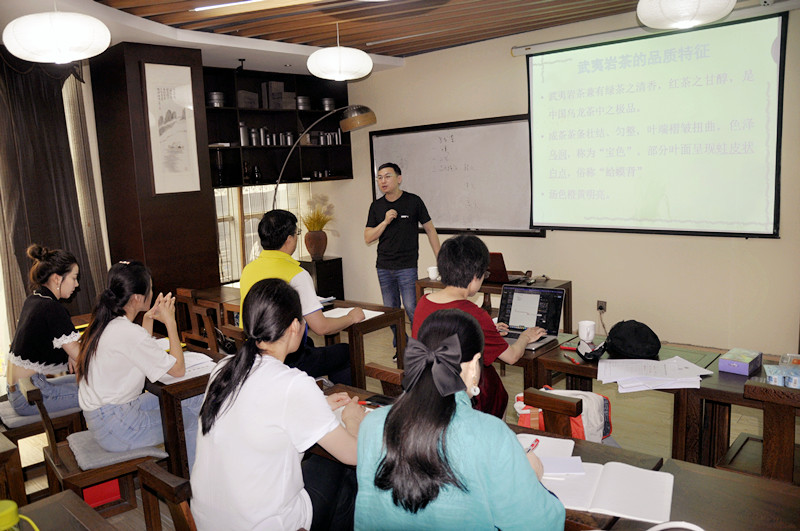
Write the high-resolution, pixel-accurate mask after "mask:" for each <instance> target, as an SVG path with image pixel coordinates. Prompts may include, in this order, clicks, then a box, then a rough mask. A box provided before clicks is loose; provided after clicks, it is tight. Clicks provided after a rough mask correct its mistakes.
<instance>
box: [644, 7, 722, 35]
mask: <svg viewBox="0 0 800 531" xmlns="http://www.w3.org/2000/svg"><path fill="white" fill-rule="evenodd" d="M735 5H736V0H639V4H638V5H637V6H636V15H637V16H638V17H639V20H640V21H641V22H642V24H644V25H645V26H648V27H650V28H655V29H686V28H692V27H694V26H699V25H701V24H708V23H709V22H714V21H716V20H719V19H721V18H723V17H726V16H728V14H729V13H730V12H731V11H733V7H734V6H735Z"/></svg>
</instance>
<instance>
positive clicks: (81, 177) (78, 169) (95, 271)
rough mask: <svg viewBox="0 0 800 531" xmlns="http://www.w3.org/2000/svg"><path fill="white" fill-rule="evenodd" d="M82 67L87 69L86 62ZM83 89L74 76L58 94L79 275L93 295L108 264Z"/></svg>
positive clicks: (102, 286)
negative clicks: (81, 256) (74, 202)
mask: <svg viewBox="0 0 800 531" xmlns="http://www.w3.org/2000/svg"><path fill="white" fill-rule="evenodd" d="M84 63H85V64H86V65H88V62H87V61H84ZM87 69H88V66H87ZM83 86H84V84H83V82H82V81H81V80H79V79H78V78H77V76H70V77H68V78H67V80H66V81H65V82H64V88H63V90H62V94H63V96H64V107H65V110H66V119H67V132H68V133H69V145H70V148H71V150H72V168H73V171H74V172H75V186H76V191H77V194H78V206H79V210H80V215H81V227H82V228H83V238H84V242H85V245H86V254H87V258H88V259H87V262H86V263H85V264H82V267H83V268H84V269H86V270H87V271H88V274H84V275H81V282H82V283H89V282H91V283H92V284H93V288H92V289H93V291H94V293H100V292H101V291H103V290H104V289H105V283H106V274H107V273H108V269H109V264H108V260H107V258H106V252H105V239H104V238H103V230H102V227H101V225H100V215H101V213H100V209H99V202H98V199H97V190H96V189H95V178H94V171H93V167H92V155H91V151H90V149H89V131H88V127H87V123H86V112H85V111H84V104H85V101H86V100H85V98H84V91H83ZM89 103H91V102H89ZM93 300H94V299H92V301H93Z"/></svg>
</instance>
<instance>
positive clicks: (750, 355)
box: [719, 348, 761, 376]
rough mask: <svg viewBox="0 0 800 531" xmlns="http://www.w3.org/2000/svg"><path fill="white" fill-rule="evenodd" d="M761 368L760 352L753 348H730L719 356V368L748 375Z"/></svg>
mask: <svg viewBox="0 0 800 531" xmlns="http://www.w3.org/2000/svg"><path fill="white" fill-rule="evenodd" d="M760 368H761V353H760V352H756V351H755V350H747V349H743V348H732V349H730V350H729V351H728V352H726V353H725V354H723V355H722V356H720V358H719V370H720V371H723V372H732V373H734V374H742V375H744V376H750V375H751V374H753V373H754V372H756V371H757V370H759V369H760Z"/></svg>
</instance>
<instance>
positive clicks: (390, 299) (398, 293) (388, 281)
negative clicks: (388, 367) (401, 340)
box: [378, 267, 418, 345]
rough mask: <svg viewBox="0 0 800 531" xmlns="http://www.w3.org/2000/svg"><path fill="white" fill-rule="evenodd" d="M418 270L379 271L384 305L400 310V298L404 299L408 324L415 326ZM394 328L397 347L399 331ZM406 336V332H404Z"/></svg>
mask: <svg viewBox="0 0 800 531" xmlns="http://www.w3.org/2000/svg"><path fill="white" fill-rule="evenodd" d="M417 278H418V275H417V268H416V267H410V268H408V269H378V281H379V282H380V284H381V295H382V296H383V305H384V306H389V307H390V308H400V298H401V297H402V298H403V306H404V307H405V309H406V315H408V323H409V324H410V325H412V326H413V324H414V310H416V309H417V292H416V289H415V284H416V282H417ZM395 328H396V327H395V326H392V333H393V334H394V338H395V339H394V341H393V342H392V344H393V345H397V330H395ZM403 333H404V334H405V330H404V331H403Z"/></svg>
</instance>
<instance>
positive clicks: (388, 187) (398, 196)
mask: <svg viewBox="0 0 800 531" xmlns="http://www.w3.org/2000/svg"><path fill="white" fill-rule="evenodd" d="M376 180H377V181H378V186H379V188H380V189H381V192H383V197H381V198H380V199H376V200H375V201H373V202H372V204H371V205H370V207H369V216H368V217H367V228H365V229H364V241H365V242H367V243H368V244H370V243H372V242H374V241H375V240H379V241H378V260H377V263H376V266H377V268H378V281H379V282H380V284H381V294H382V295H383V304H384V306H389V307H392V308H400V298H401V297H402V299H403V306H405V308H406V313H407V314H408V321H409V323H412V324H413V321H414V309H415V308H416V307H417V297H416V291H415V289H414V283H415V282H416V281H417V278H418V275H417V259H418V257H419V237H418V233H417V228H418V227H419V225H420V224H421V225H422V228H423V229H424V230H425V233H426V234H427V235H428V241H429V242H430V244H431V249H433V254H434V256H437V255H438V254H439V235H438V234H437V233H436V228H435V227H434V226H433V222H432V221H431V217H430V215H429V214H428V209H427V208H425V203H423V202H422V199H420V197H419V196H417V195H415V194H412V193H411V192H404V191H403V190H401V189H400V184H402V182H403V175H402V172H401V171H400V167H399V166H398V165H397V164H394V163H392V162H387V163H386V164H383V165H381V167H380V168H378V176H377V178H376ZM395 334H396V331H395ZM395 341H396V336H395ZM395 344H396V343H395Z"/></svg>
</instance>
